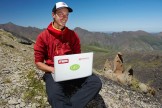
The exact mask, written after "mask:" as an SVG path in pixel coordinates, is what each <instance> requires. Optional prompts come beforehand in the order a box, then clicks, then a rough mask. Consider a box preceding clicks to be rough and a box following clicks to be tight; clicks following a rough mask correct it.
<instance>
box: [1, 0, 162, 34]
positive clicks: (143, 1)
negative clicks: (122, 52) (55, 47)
mask: <svg viewBox="0 0 162 108" xmlns="http://www.w3.org/2000/svg"><path fill="white" fill-rule="evenodd" d="M58 1H60V0H0V24H4V23H7V22H13V23H14V24H17V25H20V26H25V27H27V26H32V27H37V28H46V27H47V26H48V24H49V23H50V22H51V21H52V16H51V10H52V8H53V6H54V4H55V3H56V2H58ZM62 1H64V2H66V3H67V4H68V5H69V6H70V7H71V8H72V9H73V13H71V14H70V15H69V21H68V23H67V26H68V27H69V28H70V29H74V28H75V27H81V28H83V29H86V30H89V31H104V32H108V31H136V30H144V31H147V32H162V0H62Z"/></svg>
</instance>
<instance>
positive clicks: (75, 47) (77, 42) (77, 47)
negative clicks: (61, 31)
mask: <svg viewBox="0 0 162 108" xmlns="http://www.w3.org/2000/svg"><path fill="white" fill-rule="evenodd" d="M74 35H75V38H74V44H73V53H74V54H78V53H81V46H80V39H79V37H78V35H77V34H76V33H75V32H74Z"/></svg>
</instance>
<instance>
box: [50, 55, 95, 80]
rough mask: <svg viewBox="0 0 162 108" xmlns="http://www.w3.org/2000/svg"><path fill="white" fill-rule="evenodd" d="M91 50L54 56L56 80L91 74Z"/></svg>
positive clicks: (53, 74) (54, 75)
mask: <svg viewBox="0 0 162 108" xmlns="http://www.w3.org/2000/svg"><path fill="white" fill-rule="evenodd" d="M92 67H93V52H88V53H80V54H72V55H62V56H55V57H54V68H55V72H54V73H52V77H53V78H54V80H55V81H56V82H59V81H66V80H72V79H77V78H83V77H87V76H90V75H92Z"/></svg>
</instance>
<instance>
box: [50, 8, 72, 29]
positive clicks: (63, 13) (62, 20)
mask: <svg viewBox="0 0 162 108" xmlns="http://www.w3.org/2000/svg"><path fill="white" fill-rule="evenodd" d="M53 16H54V19H55V22H56V23H57V24H58V26H62V27H64V26H65V25H66V22H67V20H68V16H69V11H68V9H67V8H61V9H58V10H57V11H56V13H55V14H54V15H53Z"/></svg>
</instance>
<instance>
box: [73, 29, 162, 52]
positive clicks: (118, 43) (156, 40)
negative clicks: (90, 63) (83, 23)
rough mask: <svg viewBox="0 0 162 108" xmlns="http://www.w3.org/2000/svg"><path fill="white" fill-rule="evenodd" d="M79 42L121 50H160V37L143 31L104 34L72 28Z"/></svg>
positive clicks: (161, 39)
mask: <svg viewBox="0 0 162 108" xmlns="http://www.w3.org/2000/svg"><path fill="white" fill-rule="evenodd" d="M74 30H75V32H77V33H78V35H79V37H80V39H81V42H82V43H84V44H87V45H95V46H99V47H104V48H111V49H116V50H121V51H153V50H162V37H160V36H159V35H155V34H151V33H147V32H145V31H141V30H139V31H123V32H113V33H112V34H106V33H102V32H90V31H87V30H84V29H81V28H79V27H77V28H75V29H74Z"/></svg>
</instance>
